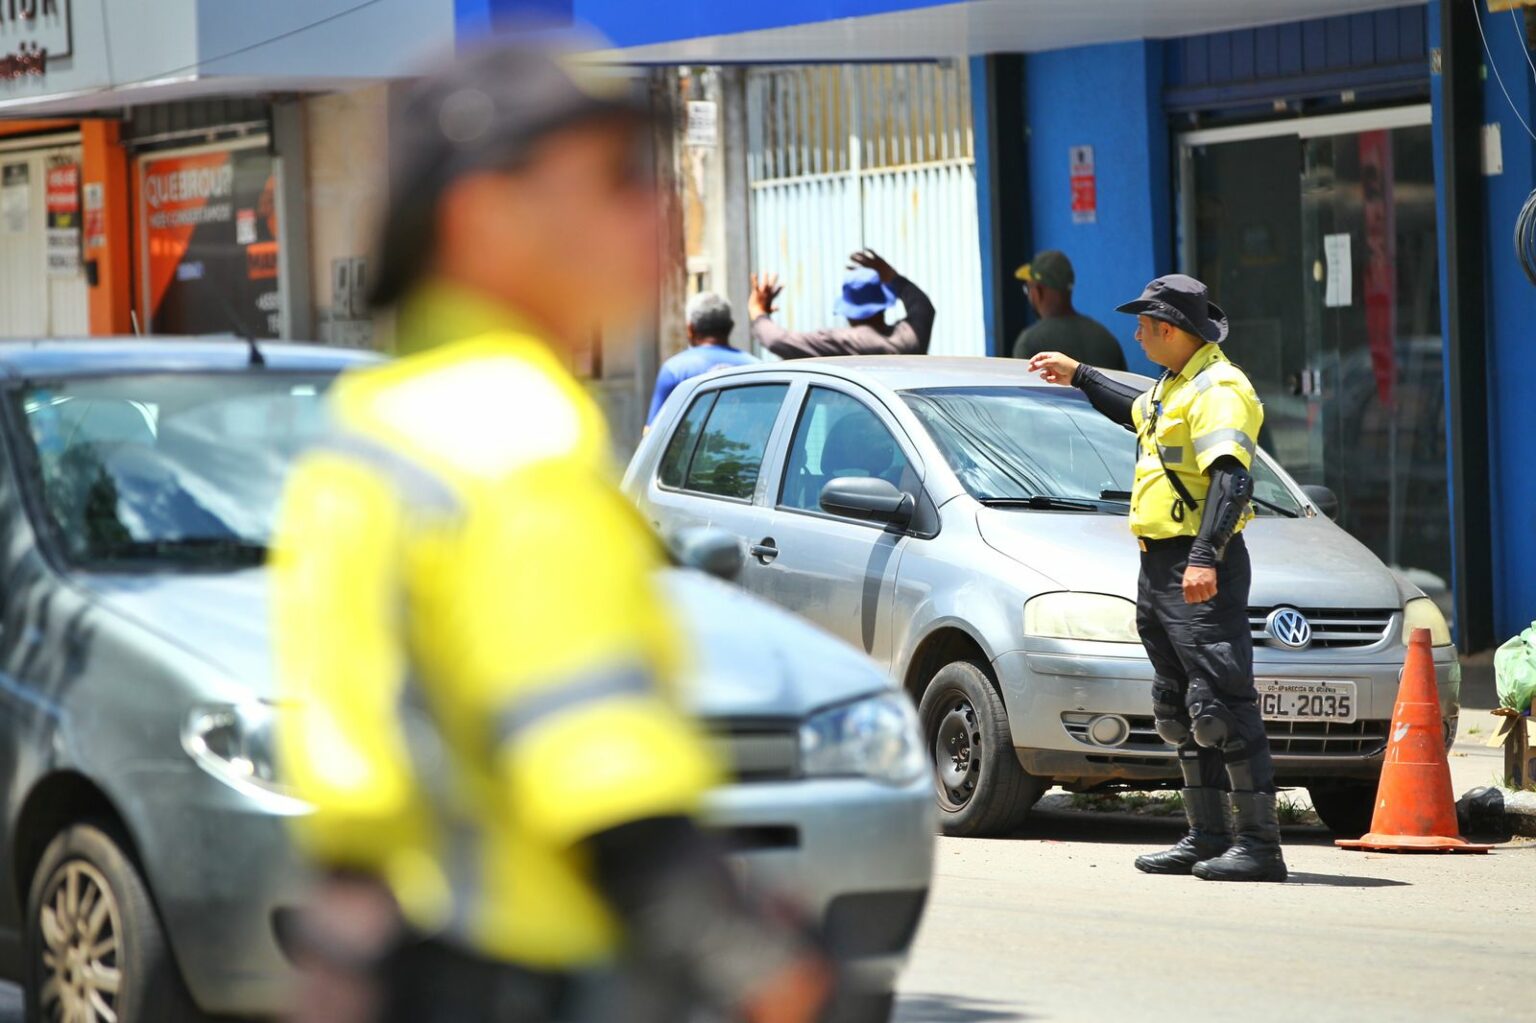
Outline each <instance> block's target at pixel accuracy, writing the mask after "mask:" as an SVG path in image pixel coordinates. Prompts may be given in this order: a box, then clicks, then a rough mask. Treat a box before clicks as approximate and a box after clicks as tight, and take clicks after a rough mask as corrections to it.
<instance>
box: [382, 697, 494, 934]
mask: <svg viewBox="0 0 1536 1023" xmlns="http://www.w3.org/2000/svg"><path fill="white" fill-rule="evenodd" d="M396 711H397V713H398V715H399V720H400V732H401V735H402V736H403V737H404V739H405V748H406V751H407V755H408V756H409V757H410V761H411V774H412V775H413V776H414V778H415V780H416V784H417V786H418V787H419V788H420V790H421V791H422V793H424V794H425V795H426V796H427V797H428V799H429V800H430V803H429V805H428V806H427V807H426V810H427V812H428V813H429V814H431V816H432V821H433V824H435V825H436V828H437V837H438V839H439V843H440V844H439V847H438V851H439V853H440V854H441V856H442V858H443V861H444V862H443V864H442V867H443V871H444V873H446V874H447V875H448V877H447V881H448V889H449V899H450V901H451V904H450V906H449V907H448V919H447V921H446V922H445V923H444V924H443V932H444V933H446V934H448V935H451V936H453V937H456V938H458V939H460V940H462V941H465V942H470V941H472V940H473V939H474V937H475V928H474V923H475V919H476V916H477V914H478V913H479V912H480V911H481V908H482V907H483V906H484V904H485V885H484V883H483V881H484V872H485V852H484V848H485V842H484V835H483V833H482V832H481V830H480V828H479V826H478V825H477V824H476V823H475V821H474V811H473V809H472V808H471V807H469V806H468V805H466V803H465V792H464V788H463V776H462V774H461V770H462V769H461V768H460V766H459V765H458V764H457V763H456V762H455V758H454V756H453V754H452V753H451V752H450V750H449V749H448V746H447V744H446V743H445V742H444V740H443V733H442V730H441V728H440V727H439V726H438V721H437V717H436V715H434V714H433V713H432V709H431V706H430V705H429V704H428V702H427V694H426V692H425V691H423V689H422V687H421V682H420V680H419V679H418V678H417V677H416V676H415V675H414V674H407V675H406V677H405V679H404V682H403V684H402V685H401V687H400V696H399V701H398V705H397V707H396Z"/></svg>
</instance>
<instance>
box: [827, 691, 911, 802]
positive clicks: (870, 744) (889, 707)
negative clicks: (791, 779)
mask: <svg viewBox="0 0 1536 1023" xmlns="http://www.w3.org/2000/svg"><path fill="white" fill-rule="evenodd" d="M800 767H801V769H802V770H803V771H804V772H805V773H806V774H807V775H810V776H820V777H826V776H829V775H843V776H851V777H859V778H873V779H874V780H875V781H880V782H885V783H887V784H889V785H905V784H907V783H908V782H911V781H913V780H915V779H916V778H918V777H919V776H920V775H921V774H922V773H923V772H924V771H926V770H927V769H928V758H927V756H926V755H925V754H924V752H923V742H922V738H921V736H920V734H919V731H918V723H917V712H916V711H914V710H913V709H912V701H910V700H908V699H907V697H906V696H905V695H904V694H902V693H882V694H881V695H879V696H870V697H866V698H865V699H862V700H856V701H854V702H853V703H845V704H843V705H842V706H840V707H833V708H832V709H831V710H824V711H822V712H821V713H819V714H816V715H814V716H813V717H811V718H810V719H809V720H808V721H806V722H805V724H803V725H801V726H800Z"/></svg>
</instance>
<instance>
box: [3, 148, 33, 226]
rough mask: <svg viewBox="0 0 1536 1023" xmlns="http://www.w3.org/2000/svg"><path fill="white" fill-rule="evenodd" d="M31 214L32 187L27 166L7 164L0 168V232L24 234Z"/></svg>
mask: <svg viewBox="0 0 1536 1023" xmlns="http://www.w3.org/2000/svg"><path fill="white" fill-rule="evenodd" d="M31 213H32V186H31V185H30V184H29V183H28V181H27V165H26V164H24V163H8V164H6V165H5V166H4V167H3V168H0V231H4V232H5V233H6V234H26V233H27V221H28V220H29V219H30V218H31Z"/></svg>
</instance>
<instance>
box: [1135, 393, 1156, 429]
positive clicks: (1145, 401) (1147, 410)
mask: <svg viewBox="0 0 1536 1023" xmlns="http://www.w3.org/2000/svg"><path fill="white" fill-rule="evenodd" d="M1136 401H1137V403H1138V404H1139V405H1140V406H1141V421H1142V422H1146V421H1147V420H1148V419H1151V418H1152V392H1151V391H1148V392H1147V393H1146V394H1143V395H1142V396H1141V397H1140V398H1137V399H1136Z"/></svg>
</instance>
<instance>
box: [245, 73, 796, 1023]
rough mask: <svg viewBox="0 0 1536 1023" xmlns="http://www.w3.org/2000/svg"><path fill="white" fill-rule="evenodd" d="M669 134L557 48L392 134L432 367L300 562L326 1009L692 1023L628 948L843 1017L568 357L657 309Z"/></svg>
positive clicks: (288, 747)
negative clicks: (714, 801)
mask: <svg viewBox="0 0 1536 1023" xmlns="http://www.w3.org/2000/svg"><path fill="white" fill-rule="evenodd" d="M650 130H651V123H650V119H649V117H648V115H647V113H646V111H645V109H644V107H642V106H641V105H639V104H637V103H636V102H635V101H634V100H633V99H631V98H630V97H629V95H628V93H627V90H626V91H621V92H617V93H616V92H613V91H611V90H610V89H609V88H607V87H605V86H604V85H602V83H601V82H594V81H586V80H583V79H582V78H581V76H580V74H579V72H578V71H577V70H575V69H573V68H572V67H570V66H568V65H567V64H566V63H564V62H563V61H561V60H560V59H558V58H557V57H556V56H554V55H552V54H548V53H544V52H539V51H535V50H531V49H525V50H521V51H518V50H505V51H499V52H486V53H481V54H478V55H472V56H469V57H465V58H461V59H460V60H459V62H458V63H457V64H456V65H455V66H453V67H452V68H450V69H448V70H445V71H444V72H443V73H441V74H439V75H436V76H434V77H431V78H427V79H425V80H423V81H421V82H420V83H418V84H417V85H416V86H415V87H414V88H413V90H412V91H411V93H410V94H409V96H408V98H407V99H406V100H405V101H404V103H403V104H402V107H401V109H400V110H399V116H398V117H397V118H395V123H394V125H393V126H392V128H391V132H390V138H391V142H392V144H393V147H394V150H395V153H394V157H395V159H394V163H393V166H392V168H391V169H392V175H393V176H392V179H391V184H392V192H393V199H392V202H391V205H390V208H389V210H388V212H387V215H386V222H385V225H384V231H383V243H382V246H381V258H382V263H381V266H380V273H379V274H378V276H377V277H376V278H375V298H376V300H377V301H378V303H379V304H381V305H383V306H386V307H396V306H397V307H398V311H399V320H398V334H399V339H400V341H399V348H400V350H401V352H402V353H403V354H404V355H405V357H404V358H402V359H400V360H399V361H397V362H394V363H391V364H388V365H384V366H381V367H379V368H376V369H369V370H366V371H363V372H360V373H358V374H357V375H356V376H353V377H350V378H344V379H343V380H342V381H340V382H339V383H337V384H336V385H335V388H334V390H333V392H332V395H331V399H330V406H331V412H332V416H333V420H334V426H333V432H332V435H331V436H330V439H329V442H328V443H326V444H324V445H321V446H320V447H319V448H317V449H316V450H315V451H314V452H312V453H311V454H310V455H309V456H308V457H307V458H306V459H305V460H304V461H303V462H302V464H301V466H300V467H299V468H298V469H297V471H296V474H295V476H294V478H293V479H292V481H291V483H290V490H289V492H288V494H287V497H286V501H285V505H284V509H283V513H282V522H281V525H280V529H279V537H280V539H279V542H278V544H277V546H276V550H275V554H274V562H273V569H274V585H275V590H276V595H275V596H276V635H277V642H278V662H279V667H280V671H281V679H282V685H283V689H284V692H285V699H286V701H287V703H288V705H290V706H291V707H293V708H294V710H293V715H294V720H293V721H292V722H290V723H289V724H290V725H291V727H288V728H286V729H285V730H284V731H283V732H282V733H281V735H280V742H281V744H282V745H281V753H282V755H283V756H282V762H283V764H284V766H285V769H286V772H287V776H288V778H289V780H290V781H291V783H292V785H293V787H294V789H295V790H296V792H297V794H298V795H299V796H300V797H301V798H303V799H304V800H305V801H307V802H308V803H309V804H310V805H311V806H312V807H313V812H312V813H309V814H307V815H304V816H300V817H297V818H296V819H295V821H294V824H295V827H296V830H297V836H298V840H299V842H300V845H301V848H302V850H303V851H304V852H305V853H307V854H308V855H309V856H310V857H311V858H312V859H313V860H314V861H315V862H316V863H317V864H318V865H319V866H320V867H321V868H322V869H323V871H324V872H325V873H326V876H327V878H328V880H326V881H325V882H324V884H323V885H322V887H321V889H320V892H319V895H318V902H317V905H316V906H314V907H313V910H312V912H310V913H309V914H308V917H307V921H306V923H305V925H304V926H302V927H301V928H299V930H298V937H297V944H298V948H299V949H300V955H301V959H302V965H303V966H304V968H305V982H304V984H303V990H302V991H301V994H300V997H299V999H298V1001H299V1007H298V1009H297V1013H298V1018H299V1019H301V1020H311V1021H316V1023H318V1021H321V1020H323V1021H325V1023H351V1021H362V1020H367V1021H373V1020H389V1021H400V1023H405V1021H409V1023H436V1021H442V1023H448V1021H452V1023H535V1021H546V1020H561V1021H570V1020H573V1019H601V1020H604V1021H607V1020H615V1021H617V1020H638V1019H653V1018H663V1019H676V1018H678V1014H679V1012H680V1011H681V1010H674V1011H670V1012H666V1013H658V1014H654V1015H646V1014H645V1013H644V1012H643V1011H642V1009H641V1006H640V1005H639V1004H637V1003H635V1002H627V1003H625V1004H624V1005H622V1006H609V1007H607V1008H605V1009H592V1008H583V1006H582V1004H581V1003H582V998H583V997H584V995H585V994H586V993H587V992H588V990H589V988H588V986H587V985H584V984H583V983H581V982H580V981H581V978H583V977H584V976H586V975H587V974H588V972H589V971H594V970H597V969H599V968H602V967H604V966H605V965H606V964H609V963H610V962H612V961H613V960H615V959H616V958H617V957H618V956H619V955H620V953H621V952H623V953H627V954H628V955H631V956H634V957H637V958H638V959H639V960H640V961H641V963H642V964H643V972H644V973H645V974H646V975H648V976H649V977H650V978H652V979H655V980H657V981H660V982H661V984H660V985H658V986H665V987H668V988H671V989H672V990H674V991H681V992H688V993H689V995H690V1001H691V1004H700V1003H702V1004H707V1005H713V1006H715V1007H717V1008H719V1009H720V1010H721V1011H725V1012H729V1013H731V1014H733V1015H740V1016H741V1017H742V1018H745V1019H747V1020H753V1021H758V1023H770V1021H772V1023H780V1021H782V1023H802V1021H808V1020H810V1019H812V1018H813V1017H814V1015H815V1013H816V1011H817V1010H818V1006H819V1003H820V1002H821V999H822V996H823V994H824V989H825V983H824V980H823V971H822V967H821V966H820V965H819V961H818V960H817V959H816V958H815V957H814V956H813V955H812V954H810V952H809V948H808V944H807V943H806V942H804V941H803V940H802V939H801V937H800V935H799V933H798V932H796V931H794V930H792V929H791V928H789V927H787V926H783V925H781V924H779V923H777V922H770V920H769V918H768V917H767V916H766V915H764V914H761V913H759V912H758V911H757V910H756V909H755V908H754V907H752V906H751V905H750V904H749V903H748V902H747V901H746V900H745V898H744V897H743V896H742V894H741V893H740V892H739V891H738V889H737V887H736V885H735V884H734V882H733V880H732V877H731V875H730V873H729V872H728V871H727V870H726V868H725V866H724V864H723V862H722V861H721V860H720V859H719V858H717V857H716V856H715V854H714V852H713V850H712V848H711V847H710V846H709V845H708V844H706V843H705V841H704V840H703V838H702V837H701V833H700V831H699V829H698V828H697V827H696V826H695V825H694V823H693V814H694V813H695V811H696V810H697V809H698V808H699V805H700V800H701V797H702V796H703V795H704V793H705V791H706V789H707V788H708V787H709V786H710V785H711V784H712V783H713V782H714V781H715V780H716V774H715V765H714V764H713V763H712V760H711V758H710V756H708V755H707V753H706V744H705V743H704V742H703V741H702V739H701V737H700V735H699V734H697V731H696V729H695V727H694V725H693V724H692V722H691V721H690V720H689V719H688V718H687V717H686V716H685V714H684V713H683V712H682V711H681V710H680V709H679V707H678V703H677V694H676V693H675V692H674V683H675V680H676V677H677V671H678V662H679V657H680V653H681V651H680V650H679V648H678V639H677V637H676V635H675V634H674V631H673V626H672V623H671V621H670V620H669V617H668V614H667V612H666V610H665V609H664V608H663V606H662V605H661V603H660V600H659V598H658V595H657V593H656V591H655V590H654V589H653V578H652V577H653V574H654V573H655V572H656V571H657V569H658V567H659V562H660V558H659V557H658V552H657V550H656V549H655V548H656V541H655V540H654V538H653V537H652V536H651V535H650V534H649V533H648V531H647V530H646V528H645V527H644V525H643V523H642V521H641V520H640V518H639V516H638V514H636V513H635V512H634V510H633V509H632V508H631V507H630V506H629V505H628V504H627V503H626V501H625V499H624V498H623V496H622V495H621V494H620V492H619V491H618V489H617V488H616V487H615V485H614V484H613V482H612V476H611V473H610V465H609V457H610V456H609V438H608V434H607V431H606V429H605V427H604V423H603V421H602V417H601V415H600V413H599V411H598V409H597V408H596V406H595V405H594V403H593V402H592V401H591V400H590V399H589V397H588V396H587V394H586V393H585V392H584V390H583V389H582V387H581V386H580V385H579V384H578V383H577V381H576V380H575V379H573V378H572V376H571V375H570V374H569V373H568V372H567V370H566V369H565V368H564V365H563V364H562V363H563V362H566V361H569V360H570V359H572V358H573V357H574V355H575V353H576V352H578V350H579V349H580V348H581V347H582V346H583V345H584V344H586V343H587V342H588V341H589V340H590V339H591V338H592V336H593V335H594V333H595V331H596V329H597V327H598V325H599V324H606V325H611V326H616V327H618V328H620V329H623V328H625V327H628V326H631V325H632V324H633V323H634V322H635V320H636V319H637V318H638V317H639V316H641V315H642V314H644V313H645V312H646V311H647V310H648V309H649V308H650V306H651V303H652V302H653V301H654V296H655V295H656V292H657V284H658V268H657V263H658V258H657V254H658V252H659V246H658V244H657V237H658V236H657V212H656V211H657V207H658V202H657V198H658V197H657V193H656V189H655V187H654V184H653V183H652V181H651V178H650V176H649V174H648V173H647V168H648V166H649V160H650V157H649V156H648V152H647V145H648V142H649V136H650ZM693 996H696V998H694V997H693Z"/></svg>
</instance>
